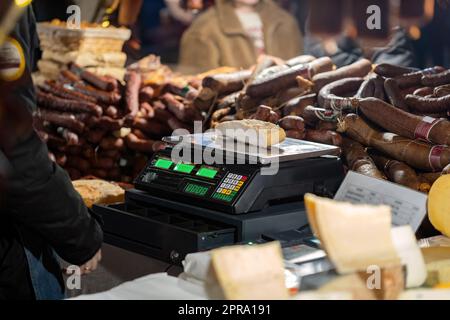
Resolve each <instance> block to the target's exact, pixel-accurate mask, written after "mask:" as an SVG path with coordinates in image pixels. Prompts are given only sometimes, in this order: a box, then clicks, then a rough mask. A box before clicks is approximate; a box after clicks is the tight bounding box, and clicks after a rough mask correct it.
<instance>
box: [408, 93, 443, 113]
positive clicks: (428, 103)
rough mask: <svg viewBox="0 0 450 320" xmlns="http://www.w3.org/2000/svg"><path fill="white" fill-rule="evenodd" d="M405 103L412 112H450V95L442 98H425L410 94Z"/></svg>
mask: <svg viewBox="0 0 450 320" xmlns="http://www.w3.org/2000/svg"><path fill="white" fill-rule="evenodd" d="M405 103H406V104H407V105H408V106H409V108H411V110H414V111H418V112H423V113H444V112H447V111H450V95H447V96H444V97H440V98H424V97H419V96H415V95H412V94H408V95H407V96H406V97H405Z"/></svg>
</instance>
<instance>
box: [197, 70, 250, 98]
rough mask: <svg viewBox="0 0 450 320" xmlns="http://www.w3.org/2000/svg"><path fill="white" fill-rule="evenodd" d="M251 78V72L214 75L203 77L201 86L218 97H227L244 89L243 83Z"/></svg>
mask: <svg viewBox="0 0 450 320" xmlns="http://www.w3.org/2000/svg"><path fill="white" fill-rule="evenodd" d="M251 76H252V71H251V70H243V71H237V72H231V73H221V74H215V75H212V76H207V77H205V78H204V79H203V82H202V85H203V87H204V88H209V89H211V90H212V91H214V92H216V93H217V94H218V95H221V96H222V95H228V94H231V93H233V92H236V91H240V90H241V89H242V88H244V85H245V83H246V82H247V81H248V80H249V79H250V77H251Z"/></svg>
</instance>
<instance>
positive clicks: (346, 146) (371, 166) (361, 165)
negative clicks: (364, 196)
mask: <svg viewBox="0 0 450 320" xmlns="http://www.w3.org/2000/svg"><path fill="white" fill-rule="evenodd" d="M342 152H343V154H344V156H345V160H346V162H347V165H348V168H349V169H350V170H352V171H355V172H358V173H361V174H363V175H365V176H368V177H372V178H377V179H385V178H386V177H385V176H384V175H383V174H382V173H381V172H380V170H378V168H377V166H376V164H375V163H374V161H373V159H372V158H371V157H370V156H369V154H368V153H367V151H366V149H365V148H364V146H363V145H362V144H360V143H358V142H356V141H354V140H351V139H348V138H343V139H342Z"/></svg>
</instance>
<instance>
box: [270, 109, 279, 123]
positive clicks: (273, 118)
mask: <svg viewBox="0 0 450 320" xmlns="http://www.w3.org/2000/svg"><path fill="white" fill-rule="evenodd" d="M279 120H280V116H279V115H278V113H276V112H275V111H270V115H269V118H268V119H267V121H268V122H271V123H274V124H275V123H277V122H278V121H279Z"/></svg>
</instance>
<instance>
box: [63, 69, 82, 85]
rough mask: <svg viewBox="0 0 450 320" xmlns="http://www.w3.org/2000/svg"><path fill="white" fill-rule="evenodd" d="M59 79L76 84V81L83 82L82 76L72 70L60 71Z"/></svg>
mask: <svg viewBox="0 0 450 320" xmlns="http://www.w3.org/2000/svg"><path fill="white" fill-rule="evenodd" d="M59 80H60V81H61V82H62V83H66V84H67V83H68V84H74V83H79V82H82V81H81V78H80V77H79V76H77V75H76V74H75V73H73V72H72V71H70V70H62V71H61V72H60V73H59Z"/></svg>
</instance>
